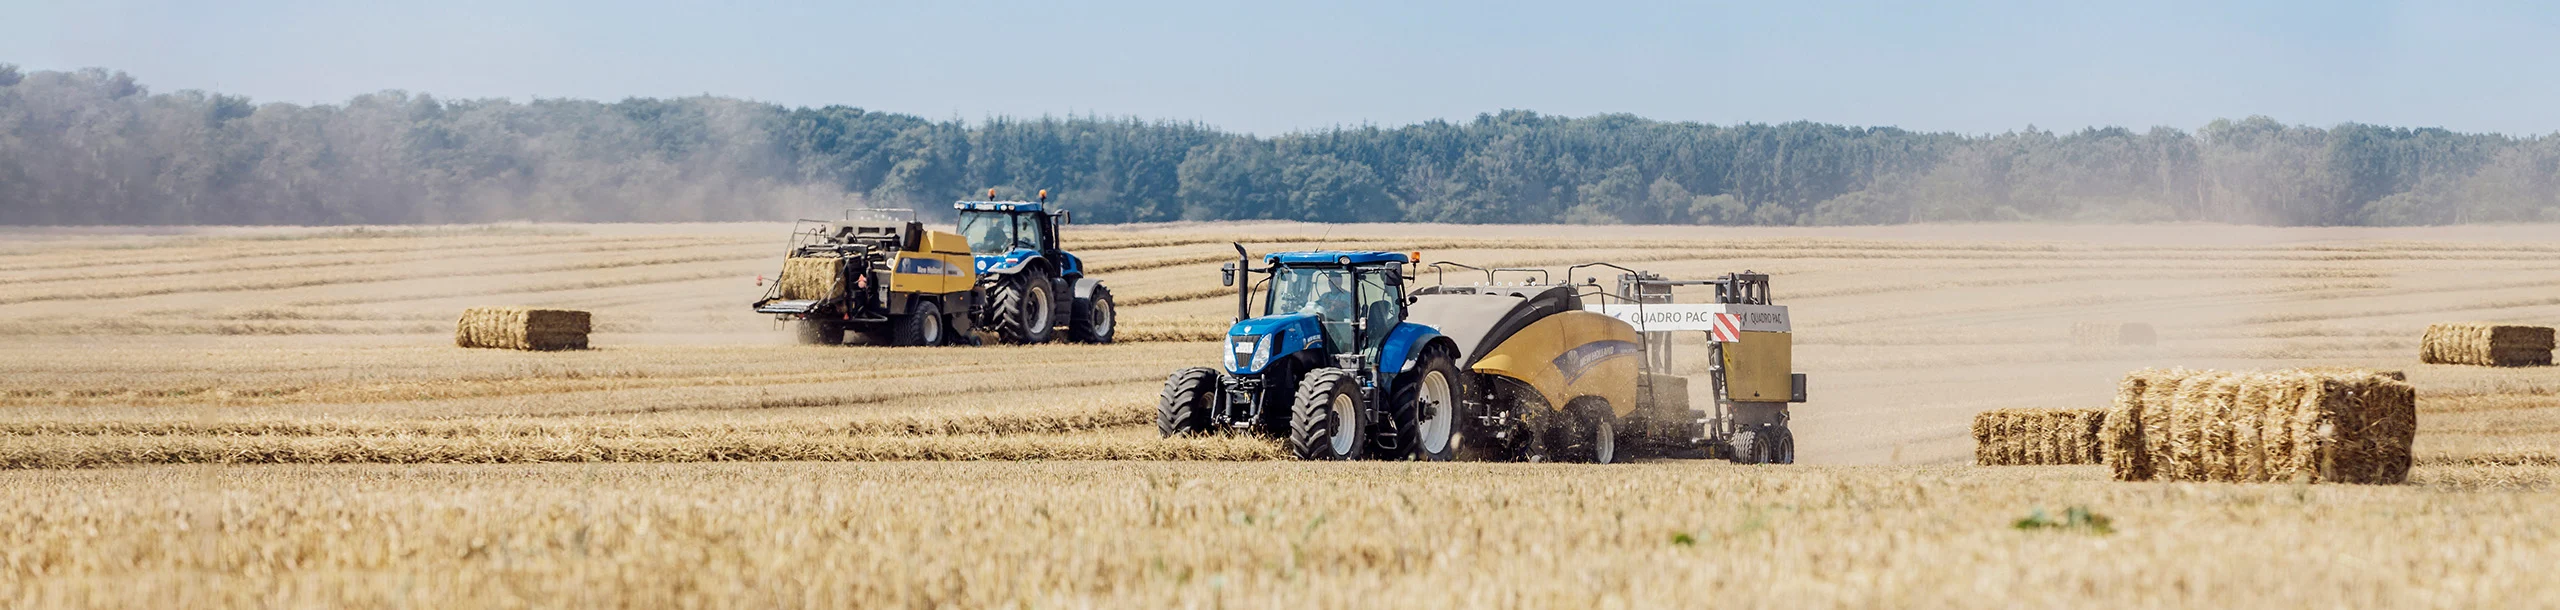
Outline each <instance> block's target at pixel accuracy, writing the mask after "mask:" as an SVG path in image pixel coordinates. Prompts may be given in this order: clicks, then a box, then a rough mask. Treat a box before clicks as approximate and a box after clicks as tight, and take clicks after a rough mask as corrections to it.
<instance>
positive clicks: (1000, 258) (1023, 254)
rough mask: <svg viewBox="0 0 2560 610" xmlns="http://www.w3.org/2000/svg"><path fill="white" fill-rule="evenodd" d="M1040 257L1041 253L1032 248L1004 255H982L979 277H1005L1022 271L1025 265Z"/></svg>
mask: <svg viewBox="0 0 2560 610" xmlns="http://www.w3.org/2000/svg"><path fill="white" fill-rule="evenodd" d="M1039 257H1040V251H1038V250H1033V249H1030V248H1017V249H1014V251H1012V252H1006V253H1003V254H980V255H978V265H977V267H978V275H1003V274H1007V273H1013V272H1015V271H1021V270H1022V265H1023V264H1025V263H1028V262H1030V261H1031V259H1034V258H1039Z"/></svg>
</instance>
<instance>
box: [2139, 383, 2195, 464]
mask: <svg viewBox="0 0 2560 610" xmlns="http://www.w3.org/2000/svg"><path fill="white" fill-rule="evenodd" d="M2200 373H2201V372H2200V371H2191V370H2187V369H2171V370H2166V371H2159V372H2157V373H2156V374H2154V375H2153V376H2152V377H2151V379H2150V381H2149V382H2148V383H2146V384H2145V385H2144V388H2143V391H2142V405H2143V406H2142V421H2141V422H2140V424H2141V425H2140V426H2139V427H2138V428H2139V429H2140V430H2141V435H2142V454H2143V460H2144V461H2145V462H2146V463H2147V464H2148V467H2147V468H2146V469H2145V470H2147V471H2148V472H2150V473H2151V478H2154V479H2176V478H2177V472H2176V466H2175V465H2174V464H2176V463H2177V460H2176V459H2174V458H2176V456H2175V455H2173V452H2171V451H2170V443H2169V440H2170V439H2169V436H2170V435H2169V430H2170V429H2171V428H2173V427H2175V425H2176V424H2177V422H2178V412H2177V409H2175V408H2173V407H2176V406H2177V402H2178V388H2180V387H2182V386H2185V385H2186V382H2187V378H2188V377H2193V376H2196V375H2198V374H2200Z"/></svg>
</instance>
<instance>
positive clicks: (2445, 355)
mask: <svg viewBox="0 0 2560 610" xmlns="http://www.w3.org/2000/svg"><path fill="white" fill-rule="evenodd" d="M2552 343H2553V332H2552V329H2551V328H2550V327H2547V326H2523V325H2515V324H2491V323H2485V322H2473V323H2459V324H2431V325H2428V326H2427V333H2426V335H2425V337H2423V338H2422V339H2421V340H2420V341H2419V342H2418V360H2419V361H2420V362H2425V363H2428V364H2469V365H2478V366H2549V365H2550V364H2551V350H2552Z"/></svg>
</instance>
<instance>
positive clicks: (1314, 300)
mask: <svg viewBox="0 0 2560 610" xmlns="http://www.w3.org/2000/svg"><path fill="white" fill-rule="evenodd" d="M1357 271H1358V273H1354V269H1353V268H1349V267H1339V266H1330V265H1319V266H1298V265H1285V266H1281V267H1280V268H1279V269H1277V270H1275V271H1273V272H1272V273H1271V294H1270V296H1268V297H1266V299H1265V300H1264V303H1266V304H1267V305H1268V306H1267V307H1265V308H1264V310H1263V315H1280V314H1292V313H1310V314H1315V315H1316V318H1317V319H1319V320H1321V321H1323V323H1324V334H1325V340H1326V341H1327V342H1329V343H1331V344H1333V345H1337V346H1351V345H1353V341H1352V336H1351V335H1352V332H1351V321H1352V316H1354V315H1357V314H1359V313H1360V312H1367V313H1368V315H1369V317H1370V320H1369V327H1370V328H1371V329H1378V331H1377V332H1372V333H1370V335H1372V336H1369V337H1364V338H1365V339H1367V341H1362V342H1361V343H1364V345H1360V346H1359V349H1363V350H1365V349H1369V348H1373V347H1376V346H1375V345H1373V344H1375V343H1377V342H1379V341H1382V340H1384V338H1385V337H1386V333H1385V332H1384V330H1383V329H1385V328H1388V327H1391V326H1393V325H1394V324H1395V322H1396V321H1397V320H1399V319H1402V316H1401V315H1399V314H1400V313H1401V312H1400V311H1398V309H1399V308H1398V305H1400V304H1401V302H1400V301H1399V300H1398V298H1399V296H1400V295H1398V294H1396V292H1397V291H1396V290H1395V288H1394V287H1393V286H1391V285H1390V284H1389V283H1388V281H1387V273H1386V269H1384V268H1361V269H1358V270H1357ZM1354 305H1358V307H1354Z"/></svg>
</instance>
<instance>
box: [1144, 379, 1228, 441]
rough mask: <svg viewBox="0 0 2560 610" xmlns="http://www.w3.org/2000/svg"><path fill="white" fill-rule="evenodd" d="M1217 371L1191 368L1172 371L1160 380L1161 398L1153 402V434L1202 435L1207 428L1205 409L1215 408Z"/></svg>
mask: <svg viewBox="0 0 2560 610" xmlns="http://www.w3.org/2000/svg"><path fill="white" fill-rule="evenodd" d="M1217 401H1218V371H1217V370H1216V369H1211V368H1206V367H1192V368H1187V369H1182V370H1179V371H1174V372H1173V376H1172V377H1167V378H1165V380H1164V395H1163V396H1162V400H1160V401H1159V402H1157V403H1156V432H1159V433H1163V434H1164V436H1165V438H1173V437H1176V436H1188V435H1193V434H1205V433H1207V432H1208V431H1209V428H1210V419H1209V410H1210V409H1211V408H1214V407H1216V406H1217Z"/></svg>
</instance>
